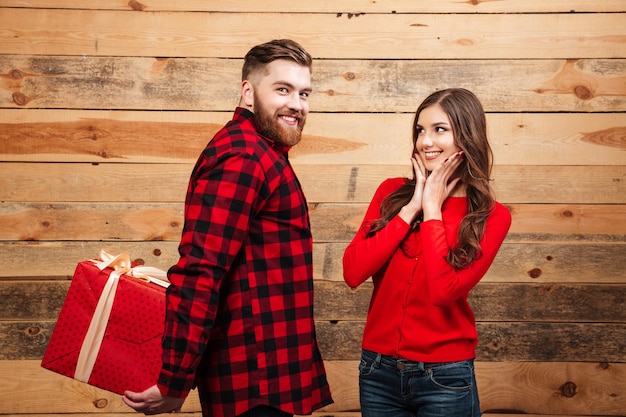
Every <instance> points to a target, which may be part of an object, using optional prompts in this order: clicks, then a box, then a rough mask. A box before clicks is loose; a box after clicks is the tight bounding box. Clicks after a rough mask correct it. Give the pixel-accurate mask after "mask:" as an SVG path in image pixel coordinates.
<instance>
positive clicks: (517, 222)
mask: <svg viewBox="0 0 626 417" xmlns="http://www.w3.org/2000/svg"><path fill="white" fill-rule="evenodd" d="M183 208H184V205H183V203H182V202H178V203H107V202H103V203H9V202H5V203H2V204H0V241H3V240H5V241H17V240H22V241H54V240H63V241H70V240H87V241H89V240H91V241H94V240H100V241H141V240H144V241H175V242H178V240H179V239H180V235H181V232H182V225H183V221H184V219H183ZM366 208H367V204H366V203H359V204H337V203H323V204H311V207H310V217H311V228H312V230H313V238H314V240H315V241H316V242H349V241H350V240H352V238H353V237H354V235H355V234H356V232H357V230H358V228H359V226H360V224H361V221H362V219H363V216H364V214H365V210H366ZM508 208H509V210H510V211H511V213H512V217H513V223H512V226H511V229H510V231H509V236H508V240H509V241H510V242H514V241H521V240H524V241H527V240H552V241H557V240H560V241H564V240H565V241H568V240H569V241H577V240H579V238H578V237H579V236H587V237H588V240H591V236H593V238H594V239H596V240H602V238H601V236H602V237H604V238H605V239H604V240H609V239H611V238H612V237H614V239H616V240H618V241H619V240H620V238H619V236H620V235H626V223H624V222H623V221H622V220H623V219H625V218H626V205H594V204H574V205H569V204H512V205H509V206H508ZM533 237H534V239H533Z"/></svg>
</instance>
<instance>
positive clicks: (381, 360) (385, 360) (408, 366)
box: [363, 349, 473, 371]
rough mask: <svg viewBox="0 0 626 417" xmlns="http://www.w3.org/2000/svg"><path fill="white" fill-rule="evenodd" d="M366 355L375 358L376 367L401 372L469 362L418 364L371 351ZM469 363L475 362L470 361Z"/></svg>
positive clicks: (365, 351) (366, 351) (367, 351)
mask: <svg viewBox="0 0 626 417" xmlns="http://www.w3.org/2000/svg"><path fill="white" fill-rule="evenodd" d="M363 352H364V353H366V354H369V355H372V356H374V357H375V359H374V366H375V367H377V368H378V367H380V365H381V364H383V365H387V366H391V367H393V368H397V369H399V370H415V371H424V370H426V369H433V368H438V367H441V366H448V365H451V364H457V363H459V362H467V361H453V362H416V361H412V360H409V359H404V358H395V357H393V356H388V355H383V354H380V353H376V352H372V351H369V350H365V349H364V350H363ZM469 361H473V359H470V360H469Z"/></svg>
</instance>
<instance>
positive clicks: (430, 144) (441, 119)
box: [415, 104, 460, 171]
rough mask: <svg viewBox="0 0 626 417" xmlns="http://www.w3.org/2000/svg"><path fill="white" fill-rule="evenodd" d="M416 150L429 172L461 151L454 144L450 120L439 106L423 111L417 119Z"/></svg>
mask: <svg viewBox="0 0 626 417" xmlns="http://www.w3.org/2000/svg"><path fill="white" fill-rule="evenodd" d="M416 129H417V142H415V150H416V151H417V153H418V154H419V156H420V158H421V160H422V162H423V163H424V166H425V167H426V169H427V170H428V171H432V170H433V169H435V167H436V166H437V165H439V164H441V163H442V162H443V160H444V159H446V158H448V157H450V155H452V154H454V153H456V152H459V151H460V149H459V148H458V147H457V146H456V145H455V143H454V135H453V133H452V125H451V124H450V118H449V117H448V115H447V114H446V113H445V112H444V111H443V109H442V108H441V106H440V105H439V104H433V105H432V106H429V107H426V108H425V109H423V110H422V111H421V112H420V114H419V116H418V119H417V126H416Z"/></svg>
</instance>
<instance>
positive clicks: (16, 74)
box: [9, 69, 24, 80]
mask: <svg viewBox="0 0 626 417" xmlns="http://www.w3.org/2000/svg"><path fill="white" fill-rule="evenodd" d="M23 76H24V73H23V72H22V71H20V70H18V69H12V70H11V71H9V77H11V78H13V79H15V80H19V79H20V78H22V77H23Z"/></svg>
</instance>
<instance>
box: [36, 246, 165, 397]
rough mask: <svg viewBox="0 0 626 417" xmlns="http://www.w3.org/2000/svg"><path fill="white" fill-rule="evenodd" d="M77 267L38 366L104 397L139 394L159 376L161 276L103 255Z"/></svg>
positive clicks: (123, 258)
mask: <svg viewBox="0 0 626 417" xmlns="http://www.w3.org/2000/svg"><path fill="white" fill-rule="evenodd" d="M100 258H101V259H100V260H90V261H84V262H80V263H79V264H78V266H77V267H76V271H75V272H74V277H73V278H72V283H71V284H70V288H69V291H68V293H67V296H66V298H65V301H64V303H63V306H62V307H61V312H60V313H59V318H58V320H57V323H56V325H55V327H54V331H53V332H52V336H51V337H50V342H49V343H48V347H47V348H46V352H45V353H44V356H43V359H42V361H41V366H42V367H44V368H46V369H49V370H51V371H54V372H57V373H59V374H61V375H65V376H68V377H70V378H74V379H77V380H79V381H82V382H86V383H88V384H89V385H93V386H96V387H99V388H102V389H105V390H107V391H111V392H114V393H117V394H120V395H121V394H123V393H124V391H126V390H130V391H135V392H141V391H143V390H145V389H146V388H149V387H150V386H152V385H154V384H155V383H156V381H157V378H158V376H159V372H160V370H161V352H162V349H161V337H162V335H163V326H164V318H165V287H167V285H168V283H167V281H166V278H165V272H164V271H162V270H160V269H156V268H151V267H143V266H136V265H131V262H130V258H129V257H128V255H126V254H121V255H117V256H112V255H110V254H108V253H106V252H104V251H102V252H101V254H100Z"/></svg>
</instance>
